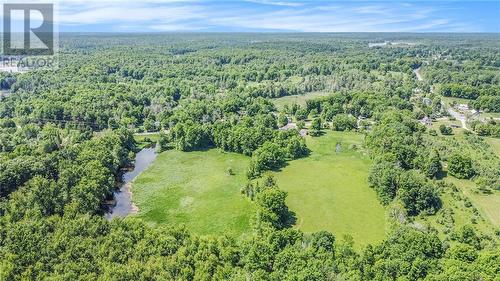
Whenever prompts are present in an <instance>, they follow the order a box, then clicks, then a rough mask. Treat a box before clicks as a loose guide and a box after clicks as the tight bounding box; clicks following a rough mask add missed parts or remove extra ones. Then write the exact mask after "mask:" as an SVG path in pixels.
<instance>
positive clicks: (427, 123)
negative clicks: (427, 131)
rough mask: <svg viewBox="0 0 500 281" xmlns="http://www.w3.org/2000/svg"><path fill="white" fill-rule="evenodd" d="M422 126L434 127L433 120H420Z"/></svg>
mask: <svg viewBox="0 0 500 281" xmlns="http://www.w3.org/2000/svg"><path fill="white" fill-rule="evenodd" d="M419 121H420V124H422V125H424V126H431V125H432V120H431V118H429V117H427V116H425V117H424V118H422V119H420V120H419Z"/></svg>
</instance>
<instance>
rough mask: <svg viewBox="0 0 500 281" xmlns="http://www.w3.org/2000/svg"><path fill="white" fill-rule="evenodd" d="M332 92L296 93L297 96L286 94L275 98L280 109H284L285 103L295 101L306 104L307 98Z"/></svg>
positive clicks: (288, 103)
mask: <svg viewBox="0 0 500 281" xmlns="http://www.w3.org/2000/svg"><path fill="white" fill-rule="evenodd" d="M330 94H331V93H330V92H311V93H307V94H304V95H296V96H286V97H281V98H277V99H274V100H273V103H274V105H275V106H276V108H277V109H278V110H280V109H282V108H283V107H284V106H285V105H288V106H291V105H293V104H294V103H296V104H298V105H300V106H305V105H306V101H307V100H312V99H316V98H320V97H326V96H328V95H330Z"/></svg>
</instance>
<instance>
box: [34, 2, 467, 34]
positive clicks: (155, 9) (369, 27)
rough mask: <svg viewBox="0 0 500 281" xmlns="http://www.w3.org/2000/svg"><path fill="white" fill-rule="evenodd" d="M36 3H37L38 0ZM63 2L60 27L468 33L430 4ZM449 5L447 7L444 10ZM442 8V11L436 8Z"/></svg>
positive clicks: (156, 29)
mask: <svg viewBox="0 0 500 281" xmlns="http://www.w3.org/2000/svg"><path fill="white" fill-rule="evenodd" d="M37 1H38V0H37ZM250 2H251V3H256V4H259V5H244V4H242V3H241V2H240V3H237V2H223V1H215V2H214V1H209V0H206V1H203V0H199V1H194V0H192V1H186V0H184V1H183V0H148V1H146V2H142V1H132V0H103V1H101V0H86V1H84V0H65V1H60V2H59V8H60V13H59V14H60V16H59V21H60V23H61V24H62V25H69V26H71V25H83V26H85V25H96V24H97V25H98V24H102V25H106V26H108V25H112V26H114V27H115V28H114V30H116V29H118V30H121V29H120V27H122V28H123V30H133V29H134V28H136V27H137V29H136V30H138V31H141V30H148V31H176V30H179V31H188V30H207V29H210V30H221V31H224V30H228V29H229V30H282V31H305V32H359V31H363V32H375V31H376V32H396V31H402V32H404V31H433V30H441V31H446V29H447V28H450V29H453V31H457V30H459V29H460V28H462V29H464V31H469V30H471V29H472V27H471V26H470V24H469V25H467V23H464V22H459V21H457V20H454V19H450V18H447V17H446V16H445V15H444V14H443V13H440V12H441V11H442V8H439V7H437V6H436V5H433V4H432V3H431V2H419V3H418V4H416V3H412V4H409V3H401V4H398V3H396V2H390V1H389V2H376V3H372V4H366V2H364V3H365V4H361V3H356V2H333V4H330V3H331V2H305V1H293V0H289V1H285V0H283V1H281V0H246V3H247V4H248V3H250ZM450 7H451V6H448V9H449V8H450ZM440 9H441V10H440Z"/></svg>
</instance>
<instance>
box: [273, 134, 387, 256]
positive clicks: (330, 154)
mask: <svg viewBox="0 0 500 281" xmlns="http://www.w3.org/2000/svg"><path fill="white" fill-rule="evenodd" d="M363 138H364V137H363V135H362V134H358V133H354V132H327V133H326V134H325V135H323V136H321V137H315V138H311V137H308V138H307V145H308V147H309V148H310V149H311V155H310V156H309V157H307V158H303V159H298V160H294V161H292V162H290V163H289V165H288V166H287V167H285V168H283V170H282V171H280V172H278V173H276V179H277V183H278V186H279V188H281V189H283V190H285V191H287V192H288V198H287V205H288V206H289V208H290V209H291V210H292V211H294V212H296V215H297V223H296V227H297V228H299V229H301V230H303V231H304V232H314V231H320V230H328V231H331V232H332V233H334V234H335V235H336V236H337V237H338V238H341V237H342V236H343V235H346V234H349V235H351V236H352V237H353V238H354V241H355V242H356V246H357V247H360V246H362V245H366V244H368V243H374V242H379V241H382V240H383V239H384V237H385V233H386V220H385V209H384V207H382V206H381V205H380V203H379V202H378V200H377V197H376V194H375V191H374V190H372V189H371V188H370V187H369V186H368V182H367V178H368V170H369V167H370V160H369V158H368V157H367V156H366V155H364V154H363V153H362V149H361V145H362V143H363ZM337 143H340V144H341V149H340V152H337V151H336V150H337V147H336V145H337ZM354 146H356V147H354Z"/></svg>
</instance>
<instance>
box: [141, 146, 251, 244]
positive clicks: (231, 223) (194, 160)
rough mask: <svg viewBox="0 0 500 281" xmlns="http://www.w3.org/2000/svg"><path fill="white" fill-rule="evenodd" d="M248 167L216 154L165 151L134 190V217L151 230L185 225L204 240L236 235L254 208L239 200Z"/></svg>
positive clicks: (236, 156)
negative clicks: (148, 224) (212, 235)
mask: <svg viewBox="0 0 500 281" xmlns="http://www.w3.org/2000/svg"><path fill="white" fill-rule="evenodd" d="M249 161H250V159H249V158H248V157H246V156H243V155H239V154H232V153H222V152H219V151H218V150H215V149H213V150H208V151H200V152H180V151H175V150H171V151H166V152H164V153H162V154H160V155H159V156H158V158H157V159H156V161H155V162H154V163H153V164H152V165H151V167H150V168H149V169H148V170H147V171H145V172H144V173H143V174H142V175H140V176H139V177H138V178H137V179H136V180H135V181H134V182H133V184H132V192H133V194H134V195H133V201H134V203H135V204H136V205H137V207H138V208H139V213H138V215H137V216H138V217H140V218H142V219H143V220H145V221H146V222H148V223H151V224H160V225H178V224H184V225H186V226H187V227H188V228H189V229H190V230H191V231H193V232H195V233H197V234H202V235H205V234H225V233H228V234H235V235H240V234H242V233H244V232H246V231H247V230H249V220H250V217H251V216H252V215H253V214H254V213H255V210H254V204H253V203H252V202H251V201H250V200H249V199H247V198H246V197H244V196H242V195H241V194H240V188H241V187H242V186H243V185H244V184H245V183H246V177H245V172H246V169H247V166H248V163H249ZM229 168H231V169H232V170H233V172H234V175H229V174H228V169H229Z"/></svg>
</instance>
